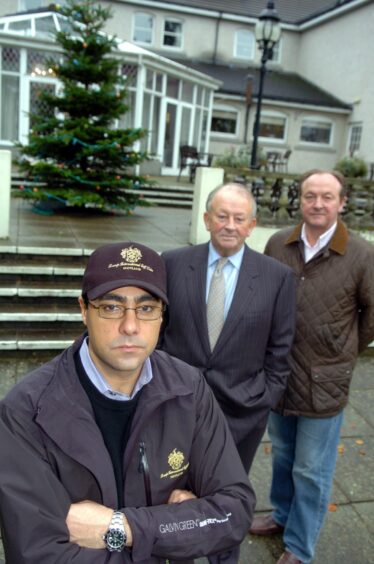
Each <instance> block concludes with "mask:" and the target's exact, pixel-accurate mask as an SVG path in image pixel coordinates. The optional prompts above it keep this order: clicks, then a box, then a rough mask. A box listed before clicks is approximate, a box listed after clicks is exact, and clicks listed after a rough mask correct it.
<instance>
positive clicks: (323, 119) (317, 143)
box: [299, 116, 334, 148]
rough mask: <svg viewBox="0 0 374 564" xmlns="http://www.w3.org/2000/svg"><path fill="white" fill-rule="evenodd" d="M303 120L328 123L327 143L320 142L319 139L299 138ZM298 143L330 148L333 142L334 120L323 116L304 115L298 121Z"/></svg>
mask: <svg viewBox="0 0 374 564" xmlns="http://www.w3.org/2000/svg"><path fill="white" fill-rule="evenodd" d="M304 122H311V123H313V122H314V123H316V124H318V123H321V124H324V123H325V124H327V125H330V138H329V142H328V143H321V142H320V141H306V140H304V139H302V138H301V133H302V128H303V123H304ZM299 143H300V144H301V145H306V146H308V147H326V148H330V147H332V146H333V144H334V122H333V121H332V120H331V119H328V118H326V117H324V116H304V117H302V118H301V122H300V133H299Z"/></svg>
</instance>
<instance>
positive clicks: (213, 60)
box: [212, 12, 222, 65]
mask: <svg viewBox="0 0 374 564" xmlns="http://www.w3.org/2000/svg"><path fill="white" fill-rule="evenodd" d="M221 20H222V12H219V16H218V18H217V21H216V34H215V38H214V51H213V58H212V63H213V64H214V65H216V64H217V50H218V36H219V26H220V23H221Z"/></svg>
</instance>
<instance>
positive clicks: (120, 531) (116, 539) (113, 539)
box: [103, 511, 127, 552]
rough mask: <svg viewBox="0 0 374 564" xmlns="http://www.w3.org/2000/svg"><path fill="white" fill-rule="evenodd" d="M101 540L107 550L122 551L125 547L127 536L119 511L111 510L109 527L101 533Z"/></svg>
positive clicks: (121, 514)
mask: <svg viewBox="0 0 374 564" xmlns="http://www.w3.org/2000/svg"><path fill="white" fill-rule="evenodd" d="M103 541H104V542H105V544H106V547H107V549H108V550H109V552H122V550H123V549H124V548H125V545H126V541H127V537H126V532H125V526H124V522H123V513H121V511H113V515H112V518H111V520H110V523H109V528H108V530H107V532H106V533H105V535H103Z"/></svg>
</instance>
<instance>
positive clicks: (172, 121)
mask: <svg viewBox="0 0 374 564" xmlns="http://www.w3.org/2000/svg"><path fill="white" fill-rule="evenodd" d="M160 123H161V127H162V128H163V129H162V130H161V135H160V144H161V147H159V154H161V155H163V158H162V167H163V168H162V174H169V175H177V174H178V173H179V158H180V157H179V147H180V146H181V145H190V144H191V127H192V107H191V106H190V105H188V104H183V103H181V102H180V101H179V102H177V101H176V100H172V99H170V98H165V99H164V100H163V102H162V104H161V120H160Z"/></svg>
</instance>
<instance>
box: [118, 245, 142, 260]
mask: <svg viewBox="0 0 374 564" xmlns="http://www.w3.org/2000/svg"><path fill="white" fill-rule="evenodd" d="M142 256H143V255H142V253H141V251H140V250H139V249H137V248H136V247H129V248H127V249H122V251H121V257H122V258H123V259H124V260H125V261H126V262H129V263H135V262H139V261H140V259H141V258H142Z"/></svg>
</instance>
